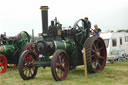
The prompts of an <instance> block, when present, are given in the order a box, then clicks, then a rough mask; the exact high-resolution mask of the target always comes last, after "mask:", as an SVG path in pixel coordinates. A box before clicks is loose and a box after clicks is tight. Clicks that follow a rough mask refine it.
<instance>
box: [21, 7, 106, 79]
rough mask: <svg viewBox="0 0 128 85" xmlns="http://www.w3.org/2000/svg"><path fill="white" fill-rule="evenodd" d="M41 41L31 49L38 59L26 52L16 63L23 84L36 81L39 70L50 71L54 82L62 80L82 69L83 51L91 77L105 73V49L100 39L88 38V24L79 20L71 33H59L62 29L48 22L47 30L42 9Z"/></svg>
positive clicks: (46, 18) (43, 9) (65, 31)
mask: <svg viewBox="0 0 128 85" xmlns="http://www.w3.org/2000/svg"><path fill="white" fill-rule="evenodd" d="M40 9H41V12H42V24H43V29H42V30H43V33H42V36H43V39H42V40H39V41H38V42H37V43H36V44H35V47H34V49H35V50H36V52H37V53H38V55H39V58H38V57H36V55H35V53H33V52H32V51H29V50H25V51H24V52H23V53H22V54H21V56H20V60H19V73H20V76H21V77H22V78H23V79H24V80H29V79H32V78H34V77H35V75H36V73H37V69H38V67H44V68H45V67H51V72H52V75H53V78H54V79H55V80H56V81H61V80H65V79H66V77H67V75H68V72H69V70H70V69H73V68H75V67H76V66H79V65H83V55H82V49H83V47H84V48H86V56H87V69H88V71H89V72H91V73H95V72H99V71H102V70H103V69H104V66H105V64H106V47H105V44H104V41H103V39H101V38H100V37H90V31H89V27H88V24H87V23H86V22H85V21H84V20H83V19H80V20H78V21H76V23H75V24H74V26H73V28H72V29H64V30H62V25H61V24H59V23H56V22H54V21H51V25H50V26H49V27H48V7H47V6H41V8H40Z"/></svg>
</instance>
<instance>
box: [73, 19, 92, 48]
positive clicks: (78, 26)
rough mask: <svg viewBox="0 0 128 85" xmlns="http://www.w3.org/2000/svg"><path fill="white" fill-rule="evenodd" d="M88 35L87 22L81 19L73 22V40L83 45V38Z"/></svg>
mask: <svg viewBox="0 0 128 85" xmlns="http://www.w3.org/2000/svg"><path fill="white" fill-rule="evenodd" d="M89 36H90V30H89V26H88V23H87V22H85V21H84V20H83V19H80V20H78V21H76V22H75V24H74V26H73V37H74V40H75V42H76V43H77V44H78V45H80V46H81V47H83V44H84V42H85V40H86V39H87V38H88V37H89Z"/></svg>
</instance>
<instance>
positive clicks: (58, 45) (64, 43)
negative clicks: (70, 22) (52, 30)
mask: <svg viewBox="0 0 128 85" xmlns="http://www.w3.org/2000/svg"><path fill="white" fill-rule="evenodd" d="M54 45H55V50H57V49H63V50H65V51H66V52H67V53H71V52H72V51H73V49H74V47H75V45H74V43H73V42H72V41H70V40H69V39H67V40H61V41H54Z"/></svg>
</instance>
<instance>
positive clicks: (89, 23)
mask: <svg viewBox="0 0 128 85" xmlns="http://www.w3.org/2000/svg"><path fill="white" fill-rule="evenodd" d="M84 20H85V21H86V22H87V23H88V26H89V28H91V22H90V21H89V20H88V17H85V18H84Z"/></svg>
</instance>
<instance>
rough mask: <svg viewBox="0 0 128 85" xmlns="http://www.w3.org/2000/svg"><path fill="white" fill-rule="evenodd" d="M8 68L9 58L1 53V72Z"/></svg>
mask: <svg viewBox="0 0 128 85" xmlns="http://www.w3.org/2000/svg"><path fill="white" fill-rule="evenodd" d="M6 69H7V60H6V57H5V56H4V55H2V54H1V55H0V73H4V72H5V71H6Z"/></svg>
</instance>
